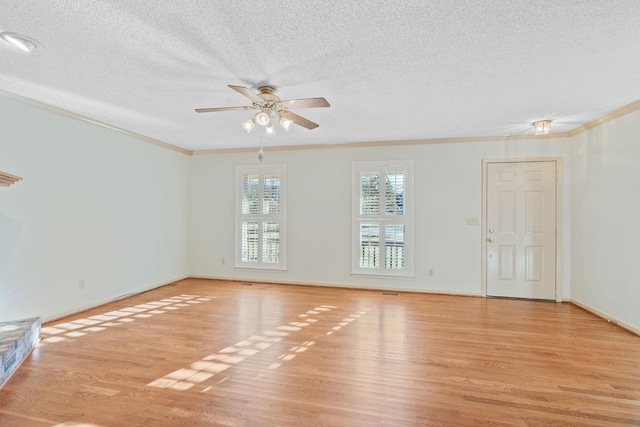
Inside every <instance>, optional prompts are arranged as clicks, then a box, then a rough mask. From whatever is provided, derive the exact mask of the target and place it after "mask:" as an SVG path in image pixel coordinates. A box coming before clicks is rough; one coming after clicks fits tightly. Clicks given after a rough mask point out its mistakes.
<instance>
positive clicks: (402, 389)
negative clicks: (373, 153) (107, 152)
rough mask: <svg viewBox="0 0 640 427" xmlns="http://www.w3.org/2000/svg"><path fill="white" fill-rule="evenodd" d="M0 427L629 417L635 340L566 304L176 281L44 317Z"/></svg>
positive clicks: (604, 420)
mask: <svg viewBox="0 0 640 427" xmlns="http://www.w3.org/2000/svg"><path fill="white" fill-rule="evenodd" d="M42 338H43V339H42V341H41V343H40V345H39V346H38V347H37V348H36V349H35V350H34V352H33V353H32V354H31V356H30V357H29V358H28V359H27V360H26V361H25V362H24V364H23V365H22V367H21V368H20V369H19V370H18V372H17V373H16V374H15V375H14V376H13V377H12V378H11V379H10V380H9V381H8V382H7V384H6V385H5V387H4V388H3V389H2V390H0V426H54V425H57V426H87V427H88V426H101V427H106V426H315V425H322V426H410V425H427V426H476V425H482V426H537V425H541V426H542V425H545V426H549V425H552V426H614V425H618V426H619V425H640V339H639V337H637V336H635V335H633V334H631V333H629V332H626V331H624V330H622V329H620V328H617V327H616V326H615V325H612V324H609V323H607V322H605V321H603V320H602V319H600V318H597V317H595V316H593V315H591V314H589V313H587V312H586V311H584V310H582V309H580V308H578V307H576V306H573V305H570V304H556V303H552V302H539V301H521V300H508V299H483V298H474V297H457V296H444V295H429V294H413V293H400V294H399V295H384V294H382V293H381V292H377V291H363V290H349V289H337V288H321V287H309V286H305V287H303V286H288V285H266V284H254V285H253V286H247V285H245V284H242V283H237V282H222V281H210V280H198V279H188V280H184V281H181V282H179V283H178V284H176V285H169V286H165V287H162V288H159V289H156V290H153V291H150V292H147V293H144V294H140V295H136V296H133V297H131V298H127V299H124V300H120V301H117V302H113V303H111V304H108V305H106V306H102V307H99V308H96V309H93V310H90V311H87V312H84V313H81V314H78V315H75V316H71V317H69V318H65V319H63V320H59V321H56V322H52V323H50V324H45V325H43V331H42Z"/></svg>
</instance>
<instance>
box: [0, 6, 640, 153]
mask: <svg viewBox="0 0 640 427" xmlns="http://www.w3.org/2000/svg"><path fill="white" fill-rule="evenodd" d="M0 31H10V32H17V33H21V34H25V35H27V36H29V37H31V38H33V39H36V40H37V41H39V42H40V43H41V44H42V46H41V47H40V48H38V49H36V51H34V52H33V53H31V54H26V53H24V52H22V51H20V50H18V49H17V48H15V47H13V46H11V45H9V44H7V43H5V42H2V41H1V40H0V89H1V90H3V91H5V92H9V93H12V94H17V95H20V96H23V97H26V98H29V99H32V100H36V101H39V102H42V103H45V104H48V105H51V106H54V107H57V108H61V109H63V110H67V111H70V112H72V113H76V114H79V115H81V116H84V117H87V118H89V119H92V120H96V121H99V122H102V123H105V124H107V125H110V126H114V127H117V128H121V129H124V130H126V131H129V132H133V133H137V134H140V135H144V136H146V137H149V138H153V139H156V140H159V141H163V142H166V143H169V144H172V145H175V146H178V147H182V148H186V149H189V150H208V149H229V148H243V147H255V146H256V145H258V144H259V142H260V138H261V136H260V135H261V132H258V129H254V131H253V132H252V133H251V134H247V133H246V132H245V131H244V130H243V129H242V127H241V126H240V124H239V123H240V122H241V121H243V120H245V119H247V118H249V117H250V116H251V114H252V113H251V112H249V111H228V112H217V113H206V114H197V113H195V112H194V108H202V107H224V106H239V105H249V104H250V101H249V100H248V99H246V98H244V97H243V96H242V95H240V94H238V93H237V92H234V91H232V90H231V89H229V88H228V87H227V85H228V84H233V85H240V86H246V87H249V88H251V89H252V90H254V89H256V88H257V87H258V86H260V85H263V84H269V85H273V86H275V87H277V89H278V91H277V94H278V95H279V96H280V97H281V98H282V99H291V98H307V97H318V96H323V97H325V98H326V99H327V100H328V101H329V102H330V103H331V108H321V109H304V110H293V111H294V112H296V113H298V114H300V115H302V116H304V117H306V118H308V119H310V120H313V121H315V122H317V123H319V124H320V127H319V128H317V129H315V130H311V131H310V130H307V129H304V128H302V127H299V126H293V127H292V129H291V130H290V131H289V132H288V133H286V132H284V130H280V128H278V127H277V129H278V134H277V135H276V136H275V137H274V138H269V139H267V138H264V144H265V147H268V146H269V145H271V146H290V145H307V144H341V143H355V142H369V141H389V140H414V139H434V138H456V137H480V136H502V135H525V134H530V133H531V132H532V127H531V122H533V121H535V120H539V119H547V118H548V119H552V120H554V122H553V131H554V132H567V131H569V130H572V129H574V128H576V127H578V126H579V125H581V124H584V123H586V122H589V121H591V120H593V119H596V118H598V117H601V116H602V115H604V114H606V113H608V112H610V111H612V110H614V109H616V108H618V107H621V106H624V105H626V104H629V103H631V102H633V101H636V100H638V99H640V83H639V80H638V76H640V1H638V0H614V1H595V0H582V1H579V0H565V1H558V0H539V1H535V0H503V1H500V0H494V1H478V0H456V1H450V0H438V1H403V0H389V1H383V0H380V1H375V2H372V1H363V0H358V1H354V0H350V1H324V2H317V1H304V0H302V1H297V2H293V1H290V0H287V1H285V0H269V1H251V2H231V1H214V0H170V1H158V0H156V1H130V0H123V1H88V0H87V1H77V0H2V7H1V14H0ZM256 92H257V90H256Z"/></svg>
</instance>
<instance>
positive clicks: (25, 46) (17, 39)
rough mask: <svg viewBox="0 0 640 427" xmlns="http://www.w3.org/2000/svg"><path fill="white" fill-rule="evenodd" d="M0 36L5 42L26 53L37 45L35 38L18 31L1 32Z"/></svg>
mask: <svg viewBox="0 0 640 427" xmlns="http://www.w3.org/2000/svg"><path fill="white" fill-rule="evenodd" d="M0 37H1V38H2V39H3V40H4V41H6V42H7V43H11V44H12V45H14V46H15V47H17V48H20V49H22V50H24V51H25V52H27V53H29V52H33V51H34V50H36V48H37V47H38V46H39V43H38V42H37V41H36V40H34V39H32V38H31V37H27V36H24V35H22V34H18V33H10V32H2V33H0Z"/></svg>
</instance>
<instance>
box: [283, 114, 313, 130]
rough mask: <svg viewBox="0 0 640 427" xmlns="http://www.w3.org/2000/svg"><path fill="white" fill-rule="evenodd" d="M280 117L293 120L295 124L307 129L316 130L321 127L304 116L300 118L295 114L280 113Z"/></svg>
mask: <svg viewBox="0 0 640 427" xmlns="http://www.w3.org/2000/svg"><path fill="white" fill-rule="evenodd" d="M280 117H284V118H285V119H289V120H291V121H292V122H293V123H295V124H297V125H299V126H302V127H303V128H307V129H315V128H317V127H318V126H320V125H319V124H317V123H314V122H312V121H311V120H309V119H305V118H304V117H302V116H299V115H297V114H295V113H292V112H291V111H281V112H280Z"/></svg>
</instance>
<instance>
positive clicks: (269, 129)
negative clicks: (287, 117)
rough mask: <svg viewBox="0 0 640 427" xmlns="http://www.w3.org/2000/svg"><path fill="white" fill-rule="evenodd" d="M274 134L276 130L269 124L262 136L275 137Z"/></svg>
mask: <svg viewBox="0 0 640 427" xmlns="http://www.w3.org/2000/svg"><path fill="white" fill-rule="evenodd" d="M276 133H277V132H276V128H274V127H273V125H272V124H271V123H269V124H268V125H267V126H266V127H265V129H264V134H265V135H267V136H275V134H276Z"/></svg>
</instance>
